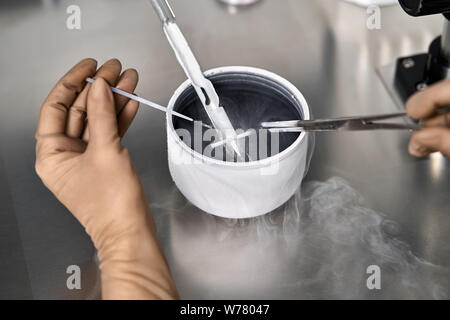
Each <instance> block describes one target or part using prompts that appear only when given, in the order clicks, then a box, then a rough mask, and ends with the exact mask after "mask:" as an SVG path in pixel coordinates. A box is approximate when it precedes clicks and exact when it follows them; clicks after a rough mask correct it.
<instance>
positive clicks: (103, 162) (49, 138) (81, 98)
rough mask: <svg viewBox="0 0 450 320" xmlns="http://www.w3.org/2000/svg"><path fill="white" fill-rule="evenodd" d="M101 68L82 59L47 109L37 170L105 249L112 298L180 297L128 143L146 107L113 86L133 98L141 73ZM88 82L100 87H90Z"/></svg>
mask: <svg viewBox="0 0 450 320" xmlns="http://www.w3.org/2000/svg"><path fill="white" fill-rule="evenodd" d="M96 69H97V63H96V61H95V60H92V59H85V60H83V61H81V62H80V63H78V64H77V65H76V66H75V67H73V68H72V69H71V70H70V71H69V72H68V73H67V74H66V75H65V76H64V77H63V78H62V79H61V80H60V81H59V82H58V83H57V84H56V86H55V87H54V88H53V90H52V91H51V92H50V94H49V96H48V97H47V99H46V100H45V102H44V104H43V105H42V108H41V113H40V117H39V124H38V128H37V132H36V139H37V144H36V171H37V173H38V175H39V176H40V177H41V179H42V181H43V182H44V184H45V185H46V186H47V187H48V188H49V189H50V191H51V192H52V193H53V194H54V195H55V196H56V197H57V198H58V200H59V201H61V202H62V203H63V204H64V205H65V206H66V207H67V208H68V209H69V210H70V211H71V212H72V214H73V215H74V216H75V217H76V218H77V219H78V221H79V222H80V223H81V224H82V225H83V226H84V227H85V229H86V232H87V233H88V234H89V235H90V236H91V238H92V240H93V242H94V245H95V246H96V248H97V249H98V255H99V259H100V263H101V264H100V267H101V271H102V286H103V290H102V291H103V297H104V298H170V297H176V290H175V286H174V285H173V282H172V279H171V276H170V272H169V270H168V267H167V264H166V262H165V260H164V256H163V253H162V251H161V249H160V247H159V244H158V241H157V238H156V230H155V227H154V223H153V220H152V219H151V215H150V210H149V207H148V201H147V199H146V196H145V194H144V190H143V187H142V185H141V182H140V179H139V177H138V175H137V173H136V170H135V167H134V166H133V164H132V162H131V159H130V156H129V154H128V152H127V150H126V149H125V148H124V147H123V146H122V145H121V137H122V136H123V135H124V134H125V132H126V131H127V129H128V127H129V126H130V124H131V122H132V121H133V118H134V116H135V115H136V112H137V109H138V103H137V102H135V101H129V100H128V99H126V98H124V97H121V96H117V95H116V96H115V95H113V93H112V91H111V89H110V88H109V85H112V86H117V87H118V88H120V89H122V90H125V91H128V92H133V91H134V89H135V87H136V85H137V82H138V75H137V72H136V71H135V70H131V69H129V70H126V71H124V72H123V73H122V74H121V64H120V62H119V61H118V60H115V59H113V60H110V61H108V62H106V63H105V64H104V65H103V66H102V67H101V68H100V69H99V70H98V71H97V70H96ZM86 77H94V78H95V79H96V81H95V82H94V84H92V85H90V84H86V83H85V78H86ZM86 115H87V119H88V121H86ZM136 284H138V285H136Z"/></svg>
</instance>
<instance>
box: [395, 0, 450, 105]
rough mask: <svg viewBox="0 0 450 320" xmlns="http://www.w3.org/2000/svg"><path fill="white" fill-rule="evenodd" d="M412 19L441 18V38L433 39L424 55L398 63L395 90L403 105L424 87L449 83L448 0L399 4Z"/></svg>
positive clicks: (409, 1) (408, 0)
mask: <svg viewBox="0 0 450 320" xmlns="http://www.w3.org/2000/svg"><path fill="white" fill-rule="evenodd" d="M399 2H400V5H401V6H402V8H403V9H404V10H405V11H406V13H408V14H409V15H411V16H414V17H419V16H425V15H432V14H443V16H444V29H443V33H442V35H440V36H439V37H437V38H436V39H434V40H433V41H432V42H431V44H430V47H429V50H428V52H427V53H422V54H417V55H413V56H409V57H402V58H399V59H398V60H397V65H396V71H395V82H394V83H395V88H396V90H397V92H398V93H399V95H400V97H401V98H402V100H403V101H406V100H407V99H408V98H409V97H410V96H411V95H413V94H414V93H415V92H417V91H419V90H423V89H425V88H426V87H427V86H429V85H431V84H433V83H435V82H438V81H441V80H444V79H447V78H448V79H450V0H399Z"/></svg>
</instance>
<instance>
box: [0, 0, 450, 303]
mask: <svg viewBox="0 0 450 320" xmlns="http://www.w3.org/2000/svg"><path fill="white" fill-rule="evenodd" d="M197 2H198V3H197ZM278 2H279V1H271V0H265V1H261V2H260V3H258V4H257V5H255V6H250V7H248V8H246V10H242V11H238V12H236V13H235V14H233V15H230V14H229V13H227V11H226V10H223V9H224V8H223V6H222V5H220V3H219V2H217V1H210V0H202V1H196V4H195V5H192V3H188V2H187V1H183V0H178V1H177V0H172V2H171V3H173V6H174V10H175V11H176V12H183V19H181V17H180V19H179V21H178V23H179V24H180V27H181V28H182V29H183V30H185V33H186V36H187V38H188V40H189V42H190V44H191V46H192V49H193V51H194V52H195V54H196V55H197V56H198V59H199V60H200V61H202V64H203V65H202V68H203V69H205V70H206V69H210V68H212V67H217V66H226V65H249V66H255V67H260V68H264V69H267V70H270V71H273V72H275V73H278V74H279V75H281V76H283V77H285V78H286V79H288V80H290V81H291V82H292V83H293V84H294V85H296V86H297V87H298V88H299V89H300V90H301V91H302V92H303V93H304V95H305V96H306V98H307V100H308V103H309V105H310V106H311V109H312V112H313V114H314V116H315V117H316V118H325V117H338V116H345V115H353V114H376V113H389V112H397V111H398V107H397V106H396V105H395V104H394V103H393V102H392V99H391V97H390V95H389V93H388V92H387V90H386V89H385V87H384V86H383V83H382V81H380V78H379V77H377V75H376V72H375V69H376V68H377V67H381V66H384V65H387V64H390V63H392V62H393V61H394V60H395V59H396V58H397V57H399V56H404V55H408V54H412V53H415V52H422V51H425V50H426V48H427V47H428V44H429V43H430V41H431V40H432V39H433V38H434V37H435V36H436V35H437V34H439V33H440V32H441V26H442V24H441V22H442V21H441V19H440V17H425V18H420V19H414V18H411V17H408V16H407V15H406V14H405V13H403V12H402V11H401V9H400V8H399V7H395V6H394V7H386V8H383V9H382V12H381V14H382V15H381V18H382V28H381V30H373V31H370V30H368V29H367V28H366V19H367V13H366V10H365V9H364V8H360V7H357V6H353V5H350V4H348V3H344V2H342V1H337V0H316V1H310V0H283V2H284V4H283V5H279V4H278ZM71 4H72V2H71V1H2V2H1V3H0V39H1V42H2V50H0V68H1V70H2V75H3V77H2V80H1V86H0V93H1V98H2V100H1V108H0V160H1V161H0V177H1V180H0V190H1V200H2V201H1V202H0V212H1V221H2V224H1V226H0V239H1V243H2V245H1V246H0V286H1V289H0V296H1V297H8V298H93V297H98V292H99V291H98V282H97V281H96V280H97V279H98V270H97V267H96V262H95V250H94V248H93V247H92V244H91V242H90V240H89V238H88V236H87V235H86V234H85V233H84V231H83V230H82V228H81V227H80V225H79V224H78V223H77V221H76V220H75V219H74V218H73V217H72V216H71V215H70V213H68V212H67V210H66V209H65V208H64V207H63V206H62V205H60V204H59V203H58V202H57V201H56V199H55V198H54V197H53V196H52V195H51V194H50V193H49V192H48V191H47V190H46V189H45V187H44V186H43V185H42V184H41V183H40V181H39V179H38V178H37V177H36V175H35V174H34V171H33V166H34V137H33V135H34V130H35V126H36V121H37V115H38V111H39V107H40V104H41V103H42V101H43V99H44V98H45V96H46V94H47V93H48V92H49V90H50V89H51V87H52V86H53V84H54V83H55V81H56V80H57V79H58V78H59V77H60V76H61V75H62V74H63V73H64V72H65V71H66V70H67V69H68V68H69V67H70V66H72V65H73V64H74V63H75V62H76V61H78V60H80V59H81V58H83V57H87V56H91V57H94V58H96V59H97V60H98V61H99V62H104V61H105V60H106V59H108V58H110V57H117V58H119V59H120V60H121V61H122V62H123V64H124V67H134V68H136V69H138V70H139V71H140V78H141V82H140V84H139V86H138V89H137V93H138V94H139V95H141V96H143V97H146V98H149V99H151V100H152V101H155V102H157V103H160V104H162V105H165V104H167V102H168V99H169V97H170V96H171V95H172V93H173V91H174V90H175V88H176V87H178V85H179V84H180V83H181V82H182V81H184V79H185V77H184V74H183V72H182V70H181V69H180V68H179V67H178V66H177V65H176V63H174V62H175V60H174V59H175V58H174V57H173V56H172V55H171V54H170V47H169V45H168V44H167V42H166V40H165V39H164V36H163V34H162V33H161V31H160V25H159V21H158V20H157V19H156V18H155V17H154V14H153V12H152V11H151V8H149V5H148V3H147V1H138V0H136V1H127V2H125V1H106V0H104V1H87V0H85V1H78V4H79V5H80V7H81V10H82V29H81V30H77V31H70V30H67V29H66V27H65V20H66V18H67V14H66V8H67V6H69V5H71ZM203 13H207V14H203ZM199 14H202V17H204V18H203V19H197V17H198V16H199ZM212 22H214V23H212ZM203 23H206V24H209V25H211V26H214V27H211V28H208V29H207V30H205V29H204V28H203V26H202V24H203ZM400 26H401V27H400ZM216 48H220V50H217V49H216ZM331 106H332V107H331ZM164 125H165V124H164V115H163V114H161V113H159V112H158V111H152V110H147V109H146V108H142V109H141V110H140V111H139V115H138V117H137V119H136V121H135V123H134V125H133V127H132V128H131V129H130V131H129V134H128V136H127V138H126V139H125V144H126V146H127V147H128V148H129V150H130V153H131V155H132V158H133V159H134V161H135V163H136V166H137V168H138V171H139V172H140V174H141V176H142V179H143V182H144V185H145V189H146V192H147V194H148V196H149V199H150V204H151V208H152V211H153V214H154V215H155V219H156V221H157V223H158V227H159V235H160V239H161V241H162V244H163V247H164V249H165V251H166V254H167V257H168V260H169V264H170V266H171V268H172V270H173V273H174V276H175V279H176V282H177V284H178V286H179V289H180V293H181V296H182V297H183V298H253V297H254V298H259V297H261V298H291V299H295V298H330V297H332V298H368V299H371V298H417V297H420V298H448V297H449V294H448V288H449V287H450V285H448V282H447V283H445V281H443V280H442V279H447V281H449V277H447V278H446V277H445V276H446V275H447V274H446V272H447V270H448V268H449V265H450V232H449V230H450V216H449V209H448V205H449V202H450V193H449V191H450V179H449V178H450V169H449V160H448V159H444V158H442V157H440V156H438V155H436V156H435V155H433V156H432V157H430V158H429V159H421V160H416V159H412V158H411V157H409V156H408V154H407V150H406V144H407V141H408V138H409V134H408V133H406V132H405V133H399V132H377V133H372V132H367V133H358V134H354V133H330V134H328V133H324V134H320V135H317V136H316V152H315V155H314V157H313V160H312V167H311V171H310V173H309V174H308V176H307V180H308V181H307V182H306V184H305V186H307V187H308V188H307V189H306V190H305V191H304V192H306V194H310V195H312V194H314V192H315V191H314V190H316V191H317V190H321V189H320V187H326V186H328V185H330V186H332V185H333V184H332V183H333V181H340V180H331V182H330V180H329V179H330V178H331V177H333V176H337V177H341V178H344V179H345V180H346V181H347V184H342V185H341V188H340V189H337V190H341V191H342V190H344V191H345V190H347V191H349V190H357V191H358V192H359V193H360V194H361V195H362V197H363V198H364V199H365V205H364V206H362V208H365V209H367V210H369V211H367V212H369V213H368V214H367V216H364V217H368V218H367V219H368V220H367V219H362V217H361V220H360V219H359V218H358V219H356V218H357V216H356V215H351V216H350V217H354V218H355V219H356V220H355V221H359V222H357V223H356V224H355V225H354V227H355V228H356V229H355V230H365V229H364V228H363V227H364V226H370V225H371V223H373V225H374V226H376V227H374V228H372V229H370V232H363V234H368V235H374V236H375V238H374V239H376V240H377V241H378V240H379V241H378V242H377V243H378V244H382V243H384V242H383V241H384V240H383V239H385V240H386V241H387V242H386V243H388V245H389V248H390V250H391V249H392V250H391V251H389V252H390V253H392V254H398V255H396V256H395V257H396V259H397V260H396V261H397V262H405V261H406V262H408V263H406V264H405V263H403V264H402V263H400V264H399V263H397V264H386V265H384V264H383V265H384V266H385V267H386V269H385V271H386V273H385V274H386V280H385V282H383V283H384V284H385V287H384V288H383V289H382V290H379V291H377V292H375V293H374V292H370V291H368V290H367V288H366V287H364V279H365V277H366V274H365V273H364V271H365V270H364V268H363V266H365V265H366V264H370V263H373V261H375V262H377V261H379V260H377V259H381V258H380V257H385V256H383V255H376V254H375V251H370V250H369V251H367V250H365V249H367V247H366V246H368V243H370V242H369V239H367V238H364V237H362V238H352V237H350V236H349V237H345V236H343V238H341V237H338V238H334V237H332V238H320V237H317V234H314V232H313V231H320V233H319V235H320V234H323V235H327V234H328V235H335V233H329V229H326V228H329V227H331V226H332V225H333V224H330V223H331V222H332V221H338V222H339V221H341V222H342V220H339V215H333V217H334V218H335V219H337V220H327V219H325V220H323V223H322V224H320V223H319V220H315V219H318V218H320V217H322V215H320V214H319V213H322V212H323V211H317V214H314V215H311V216H310V217H308V216H306V217H305V216H303V215H300V216H298V215H297V216H296V215H293V214H292V212H297V211H292V210H291V209H292V207H289V206H292V205H293V204H295V203H296V202H295V201H296V200H295V198H294V199H292V200H291V201H290V202H289V203H288V205H287V206H286V207H284V208H281V209H279V210H286V211H283V212H285V213H287V214H284V215H281V214H277V213H276V212H275V213H272V214H270V215H269V216H267V217H265V218H266V220H263V221H262V222H260V223H265V222H267V224H264V226H265V227H267V228H269V229H267V228H265V229H263V230H265V232H268V235H269V236H268V237H266V238H264V239H266V240H267V239H269V240H267V241H264V242H263V243H262V244H261V242H258V241H256V240H255V239H253V240H252V238H249V237H248V235H245V232H246V231H247V232H252V231H254V230H258V229H254V228H253V229H252V227H251V226H252V225H255V224H257V222H255V221H254V222H251V221H241V222H240V221H225V220H220V219H216V218H213V217H211V216H208V215H205V214H204V213H202V212H200V211H199V210H198V209H196V208H194V207H192V206H191V205H189V204H188V203H186V201H185V200H184V199H183V198H182V197H181V196H180V194H179V192H178V191H177V190H176V188H175V187H174V185H173V182H172V181H171V179H170V175H169V172H168V168H167V155H166V136H165V128H164ZM355 148H356V149H358V150H359V152H358V153H355V152H353V151H354V150H355ZM312 181H321V182H320V183H318V184H317V183H314V182H312ZM324 181H329V182H330V183H329V184H325V185H322V184H321V183H324ZM347 185H348V186H349V187H351V189H348V188H347V187H346V186H347ZM330 190H331V191H333V190H334V189H332V188H331V189H330ZM302 192H303V191H302ZM308 192H309V193H308ZM349 192H350V191H349ZM351 194H352V195H353V193H351ZM346 195H347V194H346V193H343V196H344V199H345V198H346ZM315 199H319V200H320V199H321V198H320V197H317V198H315ZM358 201H359V200H358ZM301 203H303V202H301ZM319 203H320V202H319ZM344 203H345V202H344ZM356 203H358V202H356ZM336 208H339V206H337V207H336ZM305 210H306V211H301V212H309V213H311V212H312V211H310V209H305ZM370 210H374V211H375V212H382V213H384V214H385V220H379V219H381V218H379V215H378V214H375V213H373V212H372V211H370ZM333 212H334V211H333ZM336 212H341V211H339V210H338V209H336ZM298 217H300V218H298ZM308 219H309V220H308ZM320 221H322V220H320ZM345 221H353V220H345ZM338 222H336V223H338ZM241 224H242V225H241ZM248 225H250V227H249V226H248ZM290 226H293V227H292V228H290ZM294 227H295V228H294ZM324 228H325V229H324ZM260 230H261V229H260ZM267 230H271V231H267ZM327 230H328V231H327ZM333 230H334V229H333ZM350 230H352V229H350ZM345 231H346V232H348V229H345ZM327 232H328V233H327ZM242 233H244V234H242ZM221 234H222V235H223V234H224V235H225V236H226V238H220V237H219V236H220V235H221ZM345 234H347V233H344V235H345ZM285 235H287V236H288V238H287V240H286V238H284V239H283V237H284V236H285ZM289 235H292V237H293V238H291V240H292V241H290V239H289ZM349 235H350V234H349ZM218 237H219V238H218ZM273 237H275V239H276V240H273V241H270V239H273ZM280 237H281V238H282V239H281V240H280ZM305 237H306V238H305ZM395 238H399V239H401V240H402V243H405V244H407V245H408V249H407V250H406V249H405V248H403V247H397V246H396V245H395V243H396V242H395ZM256 239H258V238H256ZM301 239H306V240H303V242H302V241H300V240H301ZM330 239H331V240H332V241H331V240H330ZM380 239H381V240H380ZM294 240H295V241H294ZM255 241H256V242H255ZM330 241H331V242H330ZM342 241H344V244H343V243H342ZM380 241H381V242H380ZM345 243H347V244H348V245H345ZM317 246H319V247H318V248H317ZM370 248H374V247H370ZM261 250H263V251H261ZM408 250H410V251H411V254H413V256H410V255H408V254H407V253H405V252H408ZM261 252H263V254H262V253H261ZM371 252H372V253H373V254H370V253H371ZM383 252H385V251H383ZM337 257H340V259H337ZM416 258H417V259H419V260H416ZM5 261H8V262H5ZM423 261H427V263H430V264H432V267H429V264H427V263H425V264H424V262H423ZM71 264H77V265H79V266H80V267H81V268H82V270H83V277H82V290H81V291H69V290H67V288H66V278H67V274H66V268H67V266H69V265H71ZM351 266H354V268H353V269H351V270H350V271H348V268H350V267H351ZM320 270H322V272H324V273H323V275H324V277H323V278H318V276H319V275H320V274H319V273H318V272H319V271H320ZM402 274H403V275H402ZM413 278H416V281H415V282H414V281H412V280H411V279H413ZM318 279H321V280H323V281H317V280H318ZM324 279H325V280H324ZM314 280H316V281H314ZM408 281H409V282H408ZM411 281H412V282H411ZM438 282H440V283H441V285H436V283H438ZM405 283H406V284H408V283H410V284H412V287H408V286H405ZM408 288H409V289H408ZM411 288H412V289H411ZM443 288H444V289H443ZM445 288H447V291H446V290H445ZM417 292H422V294H417Z"/></svg>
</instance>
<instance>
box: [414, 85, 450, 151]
mask: <svg viewBox="0 0 450 320" xmlns="http://www.w3.org/2000/svg"><path fill="white" fill-rule="evenodd" d="M449 106H450V81H442V82H439V83H437V84H435V85H433V86H430V87H429V88H427V89H425V90H423V91H421V92H418V93H416V94H415V95H414V96H412V97H411V98H410V99H409V100H408V102H407V103H406V111H407V113H408V115H409V116H410V117H411V118H413V119H416V120H421V124H423V125H424V126H425V127H426V128H424V129H422V130H420V131H417V132H415V133H414V134H413V136H412V138H411V141H410V143H409V152H410V153H411V155H413V156H415V157H424V156H427V155H428V154H430V153H433V152H437V151H440V152H441V153H442V154H444V155H445V156H447V157H450V110H449V109H448V107H449Z"/></svg>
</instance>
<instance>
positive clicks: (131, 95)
mask: <svg viewBox="0 0 450 320" xmlns="http://www.w3.org/2000/svg"><path fill="white" fill-rule="evenodd" d="M86 82H89V83H94V79H92V78H86ZM110 88H111V90H112V92H115V93H117V94H120V95H122V96H124V97H127V98H129V99H131V100H134V101H137V102H140V103H142V104H145V105H147V106H149V107H152V108H154V109H158V110H160V111H163V112H166V113H167V112H169V110H168V109H167V108H166V107H163V106H161V105H159V104H157V103H154V102H151V101H149V100H147V99H144V98H141V97H138V96H136V95H134V94H132V93H129V92H126V91H123V90H120V89H117V88H115V87H112V86H110ZM172 115H174V116H176V117H179V118H182V119H185V120H188V121H191V122H194V119H192V118H190V117H188V116H185V115H184V114H181V113H178V112H176V111H172ZM202 125H203V126H205V127H207V128H211V127H210V126H209V125H207V124H204V123H203V124H202Z"/></svg>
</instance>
